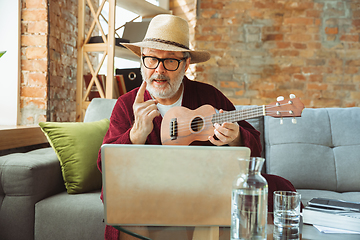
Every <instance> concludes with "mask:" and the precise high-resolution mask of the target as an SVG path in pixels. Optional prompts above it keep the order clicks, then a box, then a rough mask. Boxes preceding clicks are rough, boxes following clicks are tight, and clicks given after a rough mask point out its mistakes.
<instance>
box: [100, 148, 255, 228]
mask: <svg viewBox="0 0 360 240" xmlns="http://www.w3.org/2000/svg"><path fill="white" fill-rule="evenodd" d="M101 154H102V170H103V191H104V206H105V221H106V224H108V225H139V224H140V225H146V226H164V225H165V226H212V225H213V226H230V219H231V217H230V212H231V191H232V182H233V180H234V179H235V177H236V176H237V175H238V174H239V173H240V172H241V169H240V164H239V161H238V158H249V157H250V149H249V148H246V147H216V146H164V145H116V144H105V145H103V146H102V148H101Z"/></svg>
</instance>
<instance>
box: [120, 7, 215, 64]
mask: <svg viewBox="0 0 360 240" xmlns="http://www.w3.org/2000/svg"><path fill="white" fill-rule="evenodd" d="M122 45H124V46H125V47H126V48H128V49H129V50H131V51H132V52H133V53H135V54H136V55H138V56H139V57H141V47H143V48H153V49H158V50H164V51H174V52H176V51H179V52H189V53H190V56H191V62H190V63H200V62H205V61H207V60H209V59H210V53H209V52H208V51H201V50H198V51H194V50H190V48H189V25H188V22H187V21H186V20H184V19H183V18H180V17H177V16H174V15H170V14H160V15H157V16H155V17H154V18H153V19H152V20H151V22H150V23H149V27H148V29H147V31H146V35H145V37H144V40H142V42H136V43H122Z"/></svg>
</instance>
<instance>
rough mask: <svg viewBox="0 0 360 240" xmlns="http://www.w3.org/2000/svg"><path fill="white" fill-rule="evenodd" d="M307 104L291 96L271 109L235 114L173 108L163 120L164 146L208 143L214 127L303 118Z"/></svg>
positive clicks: (264, 106) (279, 98) (271, 106)
mask: <svg viewBox="0 0 360 240" xmlns="http://www.w3.org/2000/svg"><path fill="white" fill-rule="evenodd" d="M303 109H304V104H303V103H302V102H301V101H300V100H299V99H298V98H296V97H295V95H294V94H291V95H290V99H289V100H284V98H283V97H278V98H277V101H276V102H274V103H271V104H269V105H263V106H257V107H252V108H248V109H243V110H233V111H228V112H223V113H216V110H215V108H214V107H212V106H211V105H203V106H201V107H199V108H197V109H195V110H190V109H188V108H185V107H173V108H171V109H170V110H169V111H167V113H166V114H165V116H164V117H163V120H162V123H161V142H162V144H163V145H189V144H190V143H192V142H194V141H207V140H208V137H209V136H212V135H214V124H215V123H218V124H220V125H221V124H223V123H224V122H238V121H241V120H246V119H251V118H256V117H261V116H272V117H276V118H281V120H280V123H281V124H282V118H284V117H293V121H292V122H293V123H296V119H295V117H300V116H301V113H302V110H303Z"/></svg>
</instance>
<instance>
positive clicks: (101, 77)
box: [84, 74, 106, 101]
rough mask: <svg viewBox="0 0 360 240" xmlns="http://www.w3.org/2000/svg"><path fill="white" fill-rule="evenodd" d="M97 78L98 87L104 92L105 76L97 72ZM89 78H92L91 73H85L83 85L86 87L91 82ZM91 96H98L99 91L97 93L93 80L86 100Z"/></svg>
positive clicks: (91, 97) (90, 98)
mask: <svg viewBox="0 0 360 240" xmlns="http://www.w3.org/2000/svg"><path fill="white" fill-rule="evenodd" d="M97 78H98V80H99V83H100V87H101V89H102V90H103V92H104V93H105V90H106V89H105V87H106V86H105V82H106V76H105V75H102V74H99V75H97ZM91 79H92V75H91V74H86V75H84V80H85V87H86V89H87V88H88V87H89V84H90V82H91ZM93 98H100V93H99V90H98V88H97V87H96V84H95V82H94V83H93V85H92V86H91V89H90V92H89V95H88V100H89V101H91V100H92V99H93Z"/></svg>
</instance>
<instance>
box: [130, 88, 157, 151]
mask: <svg viewBox="0 0 360 240" xmlns="http://www.w3.org/2000/svg"><path fill="white" fill-rule="evenodd" d="M145 90H146V82H145V81H143V82H142V84H141V86H140V88H139V90H138V92H137V94H136V97H135V101H134V105H133V111H134V118H135V121H134V124H133V126H132V128H131V130H130V140H131V142H132V143H133V144H144V143H145V142H146V138H147V136H148V135H149V134H150V133H151V131H152V130H153V128H154V124H153V119H154V118H155V117H156V116H159V115H160V112H159V111H158V109H157V107H156V101H155V100H148V101H146V102H144V94H145Z"/></svg>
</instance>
